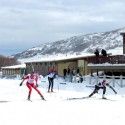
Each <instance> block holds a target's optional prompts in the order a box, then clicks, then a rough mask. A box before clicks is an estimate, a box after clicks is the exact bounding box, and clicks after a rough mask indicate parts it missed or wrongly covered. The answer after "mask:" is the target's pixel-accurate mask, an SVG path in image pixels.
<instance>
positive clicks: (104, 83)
mask: <svg viewBox="0 0 125 125" xmlns="http://www.w3.org/2000/svg"><path fill="white" fill-rule="evenodd" d="M106 86H108V87H109V88H111V89H112V90H113V91H114V93H115V94H117V92H116V91H115V90H114V88H113V87H112V86H110V85H109V83H107V82H106V80H103V81H102V82H99V83H98V84H97V85H95V89H94V91H93V92H92V93H91V94H90V95H89V97H92V96H93V95H94V94H96V93H98V91H99V90H100V89H103V94H102V99H106V98H105V93H106Z"/></svg>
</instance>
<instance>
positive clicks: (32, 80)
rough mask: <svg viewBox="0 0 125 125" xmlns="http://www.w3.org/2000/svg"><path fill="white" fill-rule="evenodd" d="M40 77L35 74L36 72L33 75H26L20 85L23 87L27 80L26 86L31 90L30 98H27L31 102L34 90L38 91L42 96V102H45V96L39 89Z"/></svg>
mask: <svg viewBox="0 0 125 125" xmlns="http://www.w3.org/2000/svg"><path fill="white" fill-rule="evenodd" d="M38 77H39V76H38V74H35V73H34V72H32V73H31V74H28V75H25V76H24V77H23V80H22V82H21V83H20V86H22V84H23V82H24V81H25V80H27V82H26V86H27V87H28V89H29V93H28V98H27V99H28V100H30V97H31V93H32V88H33V89H35V90H36V91H37V93H38V94H39V95H40V97H41V99H42V100H45V99H44V96H43V95H42V94H41V92H40V91H39V90H38V88H37V87H38V84H37V81H38Z"/></svg>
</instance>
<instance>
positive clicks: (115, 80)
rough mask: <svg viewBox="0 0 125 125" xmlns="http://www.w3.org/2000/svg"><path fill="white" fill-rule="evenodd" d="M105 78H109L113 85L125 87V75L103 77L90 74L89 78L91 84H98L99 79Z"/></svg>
mask: <svg viewBox="0 0 125 125" xmlns="http://www.w3.org/2000/svg"><path fill="white" fill-rule="evenodd" d="M103 79H108V81H109V84H111V85H112V86H113V87H115V86H116V85H118V86H120V87H125V76H122V75H120V76H107V75H104V76H102V77H100V76H90V78H89V84H98V83H99V81H102V80H103Z"/></svg>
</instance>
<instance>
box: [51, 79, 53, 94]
mask: <svg viewBox="0 0 125 125" xmlns="http://www.w3.org/2000/svg"><path fill="white" fill-rule="evenodd" d="M51 92H53V78H52V79H51Z"/></svg>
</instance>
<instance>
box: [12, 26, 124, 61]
mask: <svg viewBox="0 0 125 125" xmlns="http://www.w3.org/2000/svg"><path fill="white" fill-rule="evenodd" d="M124 31H125V28H122V29H117V30H113V31H108V32H102V33H92V34H86V35H80V36H74V37H71V38H68V39H66V40H60V41H55V42H50V43H44V44H41V45H39V46H37V47H33V48H31V49H28V50H26V51H23V52H21V53H17V54H15V55H14V57H16V58H17V59H29V58H37V57H41V56H42V57H45V56H48V55H60V54H61V55H68V54H69V55H72V54H76V55H82V54H83V53H89V54H92V53H93V52H94V50H95V49H96V48H98V49H99V50H101V49H102V48H103V49H106V50H107V51H109V52H110V51H111V50H113V51H115V50H117V49H119V48H120V49H122V46H123V41H122V36H121V35H120V33H121V32H124ZM121 53H122V50H121V51H120V53H119V54H121Z"/></svg>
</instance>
